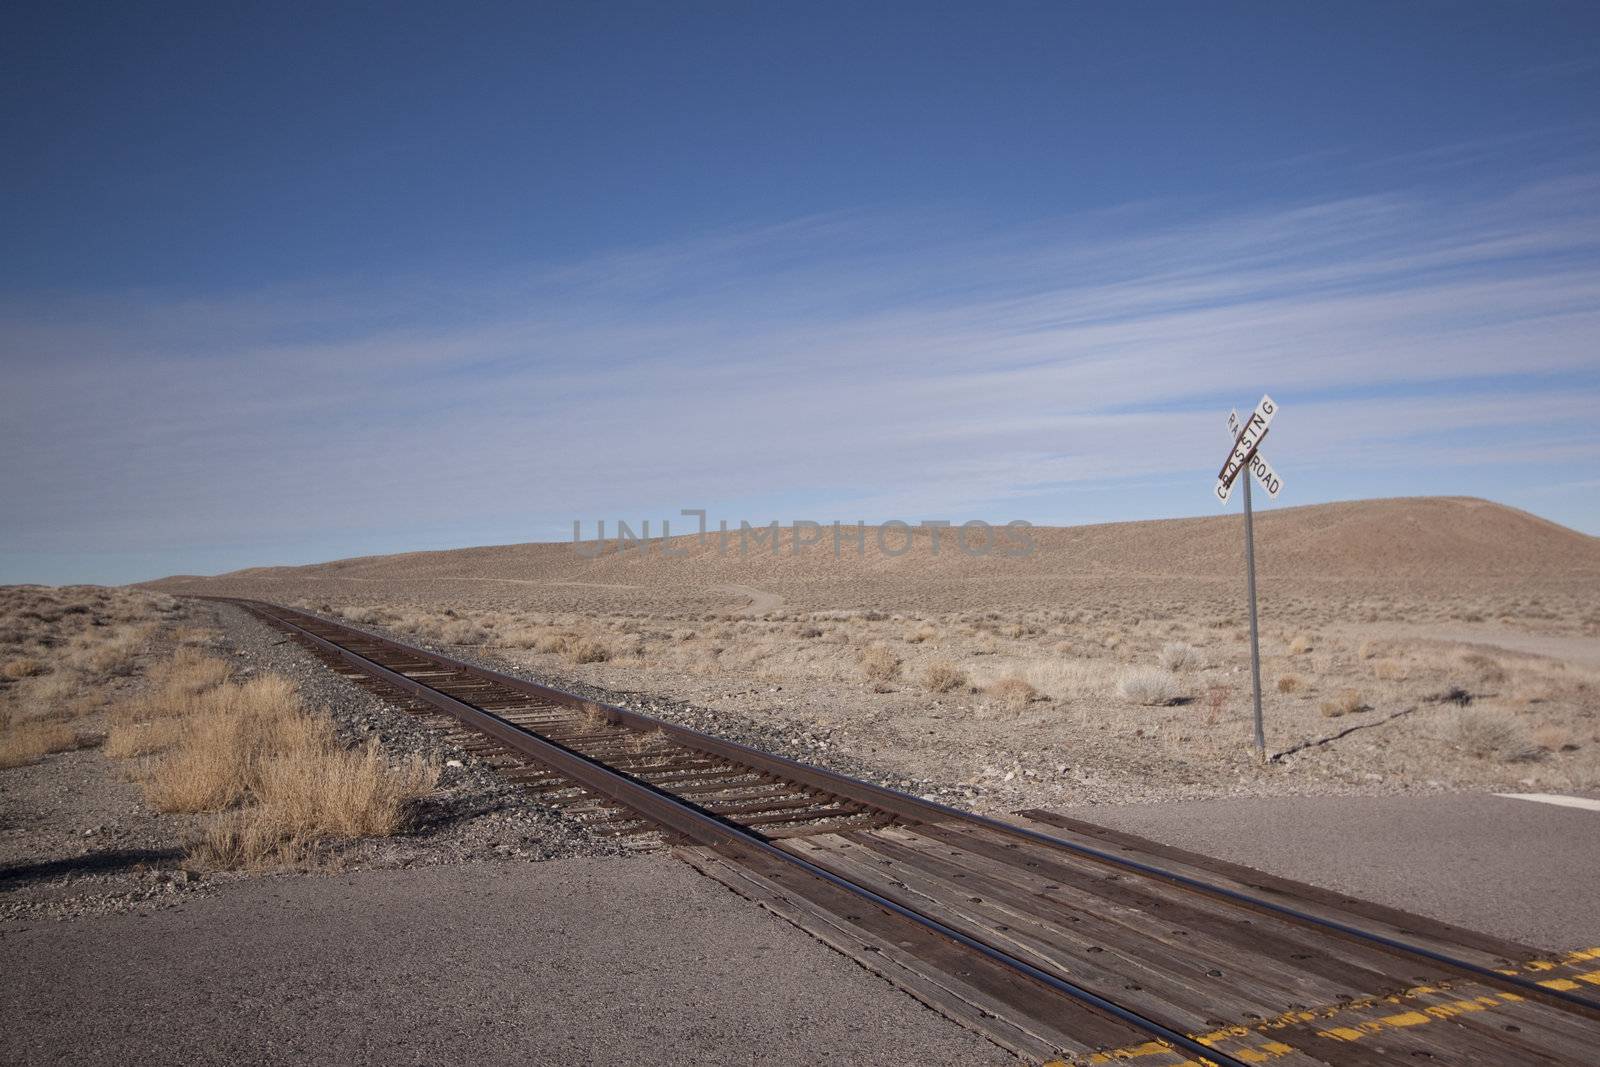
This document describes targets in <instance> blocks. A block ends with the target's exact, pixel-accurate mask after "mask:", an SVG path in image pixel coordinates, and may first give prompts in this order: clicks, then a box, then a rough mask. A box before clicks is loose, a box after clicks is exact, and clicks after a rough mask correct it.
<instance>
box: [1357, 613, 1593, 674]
mask: <svg viewBox="0 0 1600 1067" xmlns="http://www.w3.org/2000/svg"><path fill="white" fill-rule="evenodd" d="M1340 629H1343V630H1345V631H1346V632H1348V633H1350V634H1352V635H1356V634H1360V635H1365V636H1367V637H1392V638H1417V639H1421V640H1424V641H1440V642H1449V643H1459V644H1467V645H1474V646H1476V647H1478V648H1480V649H1489V650H1497V651H1501V652H1510V653H1514V654H1518V655H1524V656H1543V657H1544V658H1546V659H1554V660H1564V661H1566V662H1567V663H1570V664H1573V665H1574V666H1581V667H1592V668H1597V669H1600V641H1596V640H1595V639H1594V638H1592V637H1581V636H1567V635H1564V634H1530V633H1527V632H1525V631H1522V630H1512V629H1508V628H1506V627H1504V626H1499V625H1496V624H1494V623H1483V624H1473V623H1439V624H1430V625H1424V626H1410V625H1405V624H1398V625H1395V624H1391V625H1388V626H1384V627H1378V628H1375V627H1372V626H1362V627H1360V628H1359V630H1358V629H1357V628H1355V627H1350V626H1345V627H1340Z"/></svg>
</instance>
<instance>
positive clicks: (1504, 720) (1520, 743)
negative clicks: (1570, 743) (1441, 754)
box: [1454, 708, 1540, 763]
mask: <svg viewBox="0 0 1600 1067" xmlns="http://www.w3.org/2000/svg"><path fill="white" fill-rule="evenodd" d="M1454 734H1455V742H1456V744H1457V745H1459V746H1460V747H1461V748H1462V749H1463V750H1465V751H1466V752H1467V753H1468V754H1469V755H1472V756H1476V757H1477V758H1478V759H1484V760H1499V761H1502V762H1506V763H1519V762H1524V761H1527V760H1534V759H1538V758H1539V756H1540V750H1539V748H1538V746H1537V745H1535V744H1534V742H1533V740H1532V739H1531V738H1530V737H1529V736H1528V732H1527V730H1526V729H1525V728H1524V727H1523V725H1522V724H1521V723H1520V722H1518V721H1517V720H1516V719H1513V718H1511V717H1510V716H1509V715H1506V714H1505V713H1504V712H1497V711H1491V710H1489V709H1487V708H1472V709H1470V710H1467V711H1463V712H1462V713H1461V714H1460V715H1458V716H1457V717H1456V721H1455V728H1454Z"/></svg>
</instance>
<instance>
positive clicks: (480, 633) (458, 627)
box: [439, 619, 489, 645]
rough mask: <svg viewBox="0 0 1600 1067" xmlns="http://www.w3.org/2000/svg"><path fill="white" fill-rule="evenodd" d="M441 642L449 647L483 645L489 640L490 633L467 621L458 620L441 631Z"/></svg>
mask: <svg viewBox="0 0 1600 1067" xmlns="http://www.w3.org/2000/svg"><path fill="white" fill-rule="evenodd" d="M439 640H441V641H443V642H444V643H445V644H447V645H481V644H483V643H484V642H485V641H487V640H489V631H488V630H485V629H484V628H483V627H482V626H479V625H478V624H477V623H475V622H472V621H470V620H467V619H457V620H455V621H454V622H451V623H447V624H446V625H445V626H443V627H441V628H440V630H439Z"/></svg>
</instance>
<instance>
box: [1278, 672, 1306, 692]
mask: <svg viewBox="0 0 1600 1067" xmlns="http://www.w3.org/2000/svg"><path fill="white" fill-rule="evenodd" d="M1305 687H1306V680H1305V679H1304V678H1302V677H1300V676H1299V675H1298V674H1280V675H1278V692H1280V693H1298V692H1299V691H1300V690H1302V689H1304V688H1305Z"/></svg>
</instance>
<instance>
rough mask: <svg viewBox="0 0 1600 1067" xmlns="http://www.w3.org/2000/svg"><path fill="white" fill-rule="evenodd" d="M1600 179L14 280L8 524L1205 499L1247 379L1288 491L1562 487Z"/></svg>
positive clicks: (431, 525) (159, 526)
mask: <svg viewBox="0 0 1600 1067" xmlns="http://www.w3.org/2000/svg"><path fill="white" fill-rule="evenodd" d="M1597 191H1600V180H1597V178H1596V176H1594V175H1589V174H1578V175H1569V176H1566V177H1564V178H1562V179H1560V180H1552V181H1546V182H1543V183H1541V184H1538V185H1532V186H1527V187H1524V188H1520V189H1517V190H1512V191H1509V192H1502V193H1500V194H1498V195H1496V196H1493V197H1482V196H1480V197H1478V198H1475V199H1467V198H1462V197H1459V196H1457V197H1454V198H1448V199H1447V198H1433V199H1430V198H1425V197H1421V196H1416V195H1399V194H1392V195H1382V196H1368V197H1361V198H1350V199H1341V200H1333V201H1328V202H1320V203H1302V204H1293V205H1286V206H1283V207H1280V208H1277V209H1274V210H1270V211H1254V212H1234V213H1213V214H1209V215H1200V214H1196V213H1195V212H1194V211H1193V210H1192V208H1185V209H1184V210H1183V211H1182V212H1177V211H1174V210H1167V211H1163V209H1162V207H1161V206H1160V205H1154V204H1145V205H1138V206H1136V207H1131V208H1129V209H1128V210H1127V211H1123V212H1110V213H1101V214H1098V215H1092V216H1085V217H1080V218H1074V219H1067V220H1059V221H1057V222H1055V223H1052V224H1049V225H1042V226H1039V227H1036V228H1034V229H1032V230H1030V231H1029V232H1028V233H1026V234H1010V235H1005V236H1001V237H996V236H993V235H977V234H971V233H964V232H962V231H961V229H960V228H959V227H958V226H956V225H954V224H953V223H952V222H951V220H943V219H939V218H936V217H932V216H919V217H902V218H897V219H892V220H884V219H868V218H862V217H850V216H836V217H825V218H811V219H804V220H798V221H795V222H793V223H790V224H786V225H782V226H777V227H770V228H766V229H762V230H758V231H754V232H749V233H729V234H719V235H712V236H710V237H707V238H705V239H703V240H699V241H694V242H687V243H685V244H683V245H679V246H675V247H663V248H648V249H640V250H633V251H628V252H623V253H619V254H616V255H613V256H608V257H597V258H591V259H588V260H586V261H583V262H580V263H572V264H556V265H545V266H541V267H538V268H536V269H528V270H524V271H518V272H505V273H500V274H497V275H494V276H473V277H451V278H443V279H439V278H421V279H419V278H412V279H398V280H395V279H391V280H388V281H385V282H383V283H381V284H361V283H357V282H354V281H351V280H348V279H341V280H334V281H330V282H307V283H304V284H301V285H296V286H285V287H281V288H278V289H275V290H272V291H265V292H256V293H248V294H228V295H223V296H217V295H214V294H212V295H203V294H187V293H176V294H174V293H164V292H137V293H122V294H115V295H99V296H61V297H57V298H51V299H39V298H34V299H32V300H30V301H28V302H26V303H15V304H12V305H11V306H7V307H3V308H0V352H3V353H4V358H5V362H6V366H7V379H8V388H7V391H6V393H5V400H4V402H3V403H4V425H3V426H0V445H3V446H4V447H5V448H6V450H7V455H8V456H10V457H12V462H11V463H9V464H8V465H7V466H6V468H5V472H4V474H3V475H0V479H3V481H0V491H3V492H4V494H5V497H6V499H7V500H8V501H9V502H11V505H12V506H10V507H8V508H7V509H6V517H5V519H4V520H3V525H0V536H3V546H0V547H3V548H4V549H5V550H6V551H7V552H8V553H10V554H11V555H12V556H13V557H14V560H17V561H22V562H14V564H13V567H14V569H15V568H16V567H20V566H23V565H24V564H25V562H26V560H27V559H29V558H32V556H37V555H38V554H41V553H46V552H51V553H59V552H78V553H94V552H109V551H113V550H115V551H130V550H131V551H142V552H151V553H165V556H162V557H160V558H170V559H171V560H172V561H173V566H172V567H171V569H174V570H178V569H184V567H183V566H182V562H181V560H182V559H183V558H184V553H185V551H187V550H189V549H190V548H191V547H192V546H199V545H206V546H213V548H215V546H223V548H224V550H225V549H226V546H228V545H239V546H249V547H248V551H249V552H252V553H259V552H260V551H261V548H260V545H261V544H263V543H274V542H276V543H280V544H285V545H288V544H293V545H297V546H301V547H299V548H297V549H295V550H294V551H295V552H299V553H308V552H309V553H315V552H316V551H317V550H318V548H317V546H327V547H328V548H329V550H330V552H331V551H332V550H333V549H334V546H341V547H342V546H344V545H346V544H348V543H350V540H351V538H353V537H355V536H357V535H359V534H361V533H363V532H370V531H372V530H378V529H382V530H385V531H387V532H388V535H389V537H390V538H391V540H390V541H389V542H388V543H387V544H386V546H385V547H393V545H394V541H395V540H399V541H401V542H404V541H406V540H407V538H408V537H409V538H412V539H413V543H416V544H418V545H421V544H423V543H428V542H436V541H440V540H451V541H458V542H459V541H471V540H475V539H503V538H505V537H506V536H517V535H520V536H524V537H529V538H532V537H539V536H544V537H549V536H560V534H561V531H562V529H563V528H564V527H565V524H566V523H568V522H570V519H571V518H572V517H573V516H578V515H582V516H586V517H587V516H597V515H601V514H604V515H608V516H615V515H618V514H626V515H634V514H641V513H649V514H658V513H660V512H661V510H662V509H667V511H668V513H675V509H676V507H678V506H680V505H682V506H692V505H702V504H704V505H712V506H714V507H720V508H722V509H724V510H727V511H733V510H736V509H740V508H754V507H764V508H771V509H784V508H789V509H796V508H800V507H801V505H802V504H803V506H804V511H803V512H797V515H789V514H788V513H787V512H784V513H783V514H782V515H781V517H785V518H789V517H800V516H803V515H811V516H814V517H818V518H832V517H835V516H838V517H849V518H853V517H865V518H869V519H873V518H885V517H891V516H893V515H905V516H907V517H913V516H917V515H924V516H926V515H933V514H941V515H948V516H951V517H957V518H959V517H963V516H966V515H971V514H987V515H990V516H991V517H999V518H1010V517H1012V515H1013V514H1020V515H1022V516H1023V517H1028V518H1033V519H1039V520H1055V521H1066V520H1071V519H1073V518H1075V517H1081V516H1082V515H1085V514H1089V513H1090V512H1088V511H1084V510H1082V509H1080V508H1079V506H1078V504H1077V503H1076V499H1077V498H1076V497H1075V495H1074V489H1073V487H1074V486H1087V485H1095V486H1099V485H1103V484H1106V483H1108V482H1109V483H1114V482H1117V481H1118V480H1124V481H1127V482H1128V483H1129V484H1134V482H1136V481H1137V480H1140V479H1144V480H1150V479H1155V480H1156V481H1160V480H1162V479H1163V478H1170V479H1172V481H1171V484H1172V485H1179V484H1187V482H1188V481H1193V482H1194V486H1193V489H1194V491H1193V494H1192V496H1190V495H1180V494H1179V491H1178V490H1176V489H1167V490H1164V491H1162V493H1160V494H1158V498H1157V499H1156V500H1146V501H1145V502H1144V504H1143V505H1142V507H1143V508H1145V509H1146V510H1149V509H1152V508H1154V509H1156V512H1157V513H1159V511H1160V510H1162V509H1164V510H1166V511H1170V512H1192V511H1195V510H1199V509H1201V508H1203V507H1205V506H1206V504H1205V501H1206V500H1207V497H1206V487H1205V478H1206V477H1207V475H1208V472H1209V471H1210V470H1211V469H1212V468H1214V467H1215V466H1217V465H1218V463H1219V462H1220V452H1221V449H1222V446H1223V443H1224V441H1223V432H1222V429H1221V425H1220V420H1221V418H1222V415H1223V414H1224V413H1225V412H1226V409H1227V406H1229V405H1235V404H1236V405H1248V404H1250V403H1253V401H1254V400H1255V398H1256V396H1257V395H1259V393H1260V392H1261V391H1262V390H1263V389H1268V390H1271V391H1272V392H1273V393H1274V395H1276V396H1277V397H1278V399H1279V400H1280V401H1281V402H1282V403H1283V404H1284V406H1285V416H1284V418H1283V419H1282V420H1280V424H1279V426H1277V427H1275V428H1274V432H1273V439H1272V443H1271V448H1270V450H1271V451H1272V452H1273V454H1274V462H1275V463H1276V464H1277V465H1278V466H1279V467H1280V468H1281V470H1282V473H1284V475H1285V477H1286V479H1287V480H1288V481H1289V482H1290V485H1291V487H1292V488H1295V489H1297V490H1298V491H1299V492H1300V493H1302V494H1304V495H1303V496H1301V497H1298V498H1297V499H1316V498H1318V496H1319V494H1321V495H1327V494H1329V493H1341V492H1344V489H1345V487H1346V486H1347V485H1348V484H1349V481H1348V479H1347V478H1346V477H1345V474H1346V473H1347V472H1349V471H1350V470H1351V469H1352V468H1354V467H1358V466H1359V467H1360V468H1361V469H1363V470H1366V471H1369V472H1383V471H1395V470H1399V469H1401V468H1402V466H1404V469H1405V470H1406V471H1407V474H1408V476H1409V477H1410V478H1411V479H1412V481H1411V482H1409V483H1407V484H1413V485H1415V487H1416V490H1417V491H1452V492H1479V493H1482V494H1485V495H1491V496H1501V495H1504V494H1501V493H1497V492H1495V489H1496V487H1498V486H1501V485H1503V484H1504V480H1503V478H1502V469H1503V468H1504V467H1505V466H1506V465H1507V464H1511V463H1517V464H1531V463H1543V464H1549V465H1550V467H1551V469H1550V477H1547V478H1545V479H1544V480H1545V481H1546V482H1553V481H1558V480H1563V479H1565V480H1567V481H1568V482H1570V483H1573V484H1582V479H1581V478H1579V477H1576V476H1573V477H1568V476H1567V475H1563V474H1562V473H1561V472H1562V471H1568V472H1577V473H1579V474H1581V473H1584V472H1586V470H1587V469H1592V464H1593V461H1594V460H1595V459H1596V458H1597V452H1600V434H1597V433H1596V431H1595V430H1594V429H1593V425H1592V423H1593V420H1592V415H1591V413H1592V412H1593V411H1594V410H1596V409H1597V407H1600V359H1597V352H1596V342H1595V340H1594V339H1595V338H1596V337H1600V207H1597V206H1596V205H1597V204H1600V198H1597V197H1596V195H1595V194H1596V192H1597ZM1429 472H1432V473H1429ZM1179 476H1181V479H1180V477H1179ZM1345 495H1348V494H1345ZM1103 508H1104V501H1103V500H1097V501H1096V502H1095V503H1094V505H1093V509H1094V510H1093V513H1094V514H1099V513H1100V512H1101V511H1102V510H1103ZM996 509H1004V510H1006V514H1003V515H996V514H995V512H996ZM756 517H761V516H759V515H754V516H752V518H756ZM1569 521H1580V522H1583V523H1587V524H1588V525H1589V526H1590V528H1594V526H1595V525H1597V524H1600V514H1597V513H1596V511H1595V510H1594V509H1593V507H1591V508H1590V509H1589V510H1587V511H1580V512H1578V513H1576V519H1570V518H1569ZM245 552H246V549H245V548H243V547H241V548H240V550H239V558H238V560H237V561H238V563H239V564H240V565H245V564H247V563H252V562H272V560H271V559H258V558H255V557H247V556H246V555H245V554H244V553H245ZM30 554H31V555H30ZM223 555H224V556H225V555H226V551H224V552H223ZM207 558H212V557H210V556H208V557H207ZM22 576H25V575H20V574H18V575H13V577H22Z"/></svg>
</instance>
